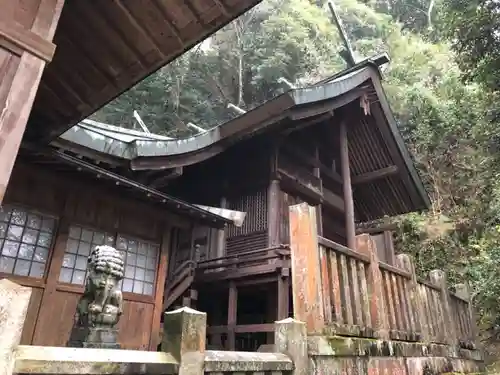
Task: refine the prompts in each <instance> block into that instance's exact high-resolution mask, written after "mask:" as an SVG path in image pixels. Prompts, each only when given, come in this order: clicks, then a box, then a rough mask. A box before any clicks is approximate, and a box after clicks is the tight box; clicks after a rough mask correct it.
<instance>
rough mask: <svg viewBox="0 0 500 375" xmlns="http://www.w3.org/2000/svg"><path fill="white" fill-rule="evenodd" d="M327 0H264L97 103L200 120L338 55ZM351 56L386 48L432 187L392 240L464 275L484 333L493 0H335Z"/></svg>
mask: <svg viewBox="0 0 500 375" xmlns="http://www.w3.org/2000/svg"><path fill="white" fill-rule="evenodd" d="M326 5H327V4H326V1H318V0H265V1H263V2H262V3H261V4H260V5H259V6H257V7H256V8H254V9H252V10H251V11H249V12H248V13H246V14H245V15H243V16H242V17H240V18H239V19H237V20H236V21H234V22H233V23H232V24H230V25H228V26H227V27H225V28H224V29H222V30H221V31H219V32H218V33H217V34H215V36H213V37H212V38H211V39H210V40H209V41H207V42H205V43H202V44H201V45H199V46H197V47H195V48H194V49H192V50H191V51H190V52H188V53H186V54H185V55H183V56H182V57H180V58H178V59H177V60H176V61H174V62H173V63H171V64H170V65H168V66H166V67H164V68H162V69H161V70H159V71H158V72H157V73H155V74H153V75H151V76H150V77H149V78H147V79H145V80H144V81H143V82H141V83H139V84H138V85H137V86H136V87H134V88H133V89H132V90H130V91H128V92H127V93H125V94H124V95H122V96H120V97H119V98H118V99H115V100H114V101H113V102H112V103H110V104H109V105H108V106H106V107H105V108H103V109H102V110H100V111H99V112H97V113H96V114H94V116H93V118H94V119H96V120H99V121H103V122H106V123H110V124H114V125H120V126H125V127H133V126H134V120H133V117H132V112H133V110H138V111H139V113H140V115H141V117H142V118H143V120H144V121H145V123H146V124H148V127H149V128H150V130H151V131H152V132H156V133H161V134H167V135H170V136H174V137H175V136H184V135H189V134H191V133H190V132H192V130H190V128H188V127H186V124H187V123H189V122H191V123H194V124H196V125H198V126H200V127H203V128H209V127H212V126H215V125H217V124H219V123H222V122H224V121H227V120H228V119H230V118H231V117H232V116H235V115H236V114H235V113H232V112H231V111H229V110H228V109H227V104H228V103H233V104H235V105H237V106H239V107H241V108H243V109H246V110H248V109H250V108H253V107H255V106H257V105H259V104H261V103H263V102H264V101H266V100H268V99H270V98H273V97H275V96H276V95H278V94H279V93H281V92H283V90H286V89H287V87H286V86H285V85H284V84H283V82H282V81H280V78H285V79H286V80H287V81H289V82H291V83H292V84H293V85H296V86H302V85H305V84H307V83H313V82H317V81H318V80H320V79H322V78H325V77H327V76H330V75H332V74H334V73H336V72H338V71H340V70H342V69H344V68H345V63H344V61H343V60H342V58H341V57H340V55H339V52H340V51H341V49H342V48H343V46H342V43H341V39H340V36H339V33H338V30H337V29H336V27H335V26H334V23H332V21H331V19H330V13H329V11H328V7H327V6H326ZM335 5H336V7H337V10H338V12H339V15H340V17H341V19H342V22H343V24H344V27H345V28H346V31H347V34H348V37H349V40H350V41H351V43H352V46H353V48H354V50H355V55H356V58H357V59H358V60H360V59H362V58H365V57H370V56H373V55H375V54H378V53H381V52H387V53H388V54H389V56H390V58H391V62H390V64H388V65H387V66H386V67H384V68H383V75H384V87H385V89H386V92H387V94H388V96H389V99H390V104H391V107H392V109H393V111H394V114H395V116H396V118H397V120H398V123H399V126H400V129H401V131H402V133H403V135H404V138H405V140H406V142H407V145H408V147H409V149H410V150H411V152H412V154H413V157H414V160H415V163H416V165H417V167H418V169H419V171H420V175H421V176H422V178H423V180H424V181H425V184H426V187H427V190H428V192H429V195H430V197H431V199H432V207H431V209H430V210H429V211H428V212H426V213H422V214H411V215H407V216H404V217H400V218H391V219H388V220H392V221H395V222H396V223H397V225H398V230H397V234H396V235H397V245H398V249H399V250H400V251H401V252H403V251H404V252H407V253H411V254H413V255H414V257H415V259H416V264H417V268H418V272H420V273H421V274H422V275H424V274H426V273H427V272H428V271H429V270H432V269H435V268H439V269H443V270H445V271H446V272H448V274H449V277H450V278H451V279H452V283H454V282H462V281H468V282H469V283H470V284H471V286H472V293H473V297H474V303H475V306H476V309H477V311H478V317H479V324H480V327H481V332H482V339H483V340H484V341H485V343H487V344H494V343H495V342H496V334H497V326H498V325H500V304H499V302H498V296H500V220H499V218H500V163H499V161H500V160H499V159H500V158H499V154H500V153H499V148H500V134H499V131H498V129H499V122H500V119H499V118H498V117H497V112H498V111H497V107H498V106H497V104H496V103H497V100H496V96H497V91H498V88H499V87H498V85H499V82H500V79H499V78H500V77H499V75H500V69H496V68H497V65H498V67H500V63H499V61H500V41H499V37H498V30H499V29H500V26H499V25H500V23H499V14H500V12H499V11H498V9H497V7H500V5H498V2H496V1H487V0H483V1H480V0H470V1H467V0H365V1H362V0H336V1H335Z"/></svg>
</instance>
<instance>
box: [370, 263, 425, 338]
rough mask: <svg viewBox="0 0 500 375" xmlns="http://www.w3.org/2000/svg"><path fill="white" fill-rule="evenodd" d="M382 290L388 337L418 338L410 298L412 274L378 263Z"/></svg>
mask: <svg viewBox="0 0 500 375" xmlns="http://www.w3.org/2000/svg"><path fill="white" fill-rule="evenodd" d="M379 268H380V272H381V276H382V289H383V291H384V294H383V301H384V308H385V311H386V312H387V316H388V323H389V337H390V338H391V339H395V340H406V341H417V340H418V339H419V338H420V335H419V334H418V332H417V331H418V330H417V326H416V325H415V309H414V306H413V300H412V297H413V296H412V294H411V289H412V282H413V280H412V279H413V278H412V274H411V273H410V272H407V271H405V270H403V269H400V268H399V267H394V266H391V265H389V264H386V263H382V262H380V263H379Z"/></svg>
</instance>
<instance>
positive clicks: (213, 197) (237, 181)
mask: <svg viewBox="0 0 500 375" xmlns="http://www.w3.org/2000/svg"><path fill="white" fill-rule="evenodd" d="M271 140H272V139H268V138H266V139H262V138H261V137H256V138H254V139H251V140H248V141H243V142H241V143H239V144H238V145H237V146H234V147H231V148H229V149H228V150H226V151H225V152H224V153H222V154H219V155H217V156H215V157H213V158H210V159H208V160H206V161H204V162H202V163H199V164H195V165H193V166H188V167H185V168H184V171H183V175H182V176H181V177H179V178H178V179H177V180H175V181H173V182H172V183H171V184H170V186H169V188H168V192H169V193H171V194H173V195H175V196H179V197H181V198H184V199H186V200H187V201H189V202H192V203H198V204H205V205H209V206H217V207H222V206H224V208H228V209H232V210H238V211H244V212H246V213H247V215H246V218H245V221H244V223H243V226H242V227H240V228H238V227H236V226H234V225H228V226H227V228H226V230H225V239H226V240H225V254H237V253H241V252H246V251H252V250H258V249H263V248H265V247H267V238H268V235H267V227H268V222H267V221H268V218H267V188H268V185H269V178H270V174H269V172H270V155H271V153H270V152H271V148H270V142H271ZM215 237H216V233H214V231H211V232H210V234H207V235H206V240H204V241H203V242H206V243H208V244H209V245H207V246H206V247H202V246H200V249H199V254H200V259H201V260H203V259H206V258H207V257H215V256H216V255H215V254H216V253H217V250H216V249H215V247H217V241H215Z"/></svg>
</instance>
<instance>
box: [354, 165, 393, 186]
mask: <svg viewBox="0 0 500 375" xmlns="http://www.w3.org/2000/svg"><path fill="white" fill-rule="evenodd" d="M398 172H399V169H398V167H397V166H395V165H391V166H389V167H386V168H382V169H378V170H376V171H371V172H367V173H363V174H360V175H357V176H353V177H352V183H353V185H357V184H363V183H367V182H373V181H375V180H379V179H381V178H385V177H389V176H394V175H396V174H398Z"/></svg>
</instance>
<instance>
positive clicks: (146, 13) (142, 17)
mask: <svg viewBox="0 0 500 375" xmlns="http://www.w3.org/2000/svg"><path fill="white" fill-rule="evenodd" d="M260 1H261V0H104V1H100V0H99V1H89V0H86V1H84V0H81V1H79V0H76V1H66V4H65V6H64V8H63V11H62V14H61V18H60V21H59V25H58V28H57V31H56V34H55V37H54V44H55V45H56V46H57V47H56V52H55V55H54V58H53V60H52V62H51V63H50V64H48V66H47V68H46V69H45V71H44V74H43V76H42V80H41V84H40V87H39V90H38V93H37V96H36V98H35V102H34V105H33V110H32V112H31V116H30V119H29V122H28V126H27V131H26V135H25V139H27V140H29V141H31V142H37V143H47V141H49V140H51V139H53V138H55V137H57V136H59V135H60V134H61V133H63V132H64V131H66V130H67V129H68V128H70V127H71V126H72V125H74V124H76V123H77V122H79V121H80V120H82V119H84V118H86V117H87V116H89V115H90V114H92V113H93V112H94V111H95V110H97V109H98V108H100V107H102V106H104V105H105V104H106V103H108V102H109V101H110V100H112V99H113V98H115V97H116V96H118V95H120V94H121V93H122V92H124V91H126V90H127V89H129V88H130V87H132V86H133V85H134V84H136V83H137V82H139V81H140V80H142V79H144V78H145V77H146V76H148V75H149V74H151V73H152V72H154V71H155V70H157V69H159V68H160V67H162V66H163V65H165V64H167V63H168V62H170V61H172V60H173V59H175V58H176V57H177V56H179V55H181V54H182V53H184V52H185V51H186V50H188V49H189V48H191V47H193V46H194V45H195V44H197V43H198V42H200V41H202V40H203V39H204V38H206V37H207V36H209V35H210V34H212V33H214V32H215V31H216V30H218V29H219V28H221V27H222V26H224V25H226V24H227V23H229V22H231V21H232V20H233V19H235V18H236V17H238V16H239V15H241V14H242V13H244V12H245V11H246V10H248V9H249V8H251V7H253V6H254V5H256V4H257V3H259V2H260Z"/></svg>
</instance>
